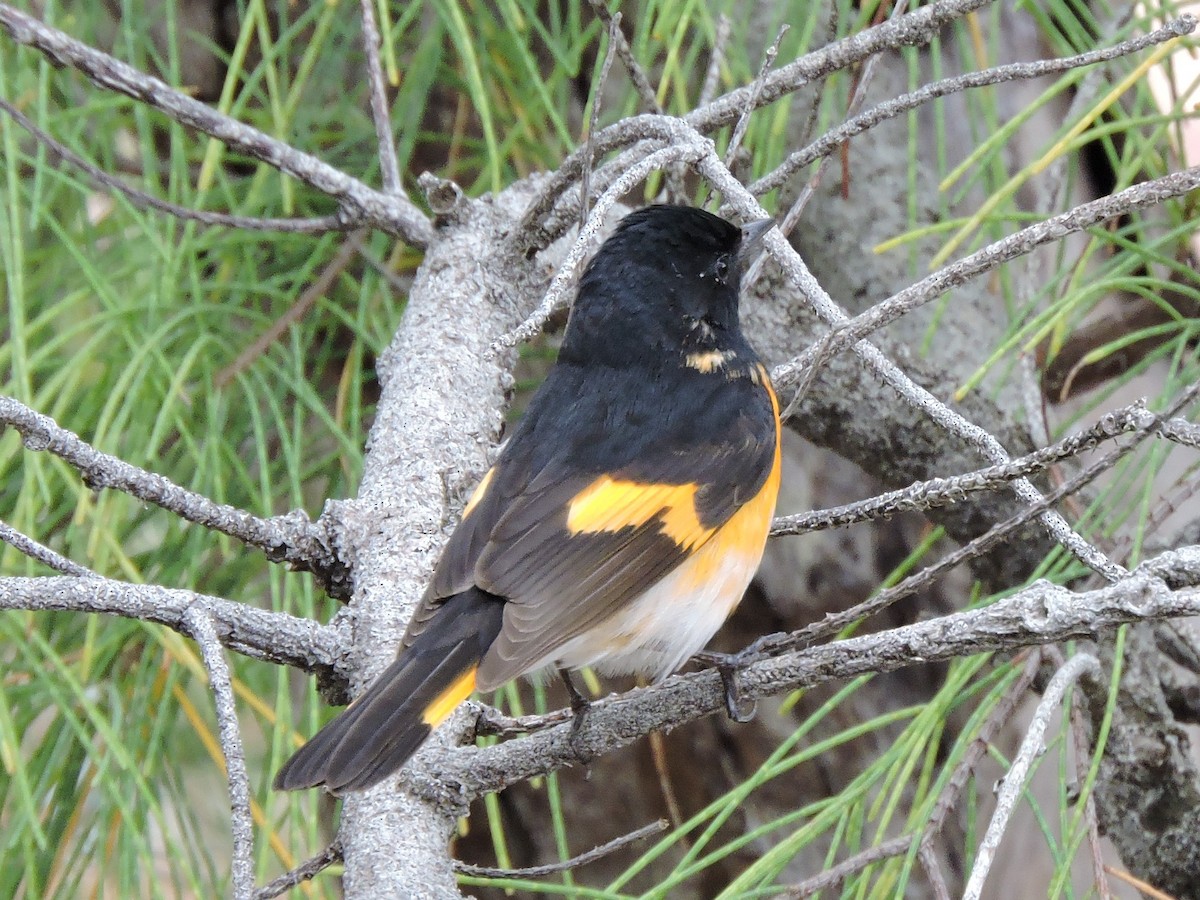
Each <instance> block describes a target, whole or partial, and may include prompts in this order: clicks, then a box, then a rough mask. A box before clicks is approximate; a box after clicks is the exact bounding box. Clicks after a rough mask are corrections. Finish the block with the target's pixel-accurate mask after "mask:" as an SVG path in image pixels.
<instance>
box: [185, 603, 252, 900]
mask: <svg viewBox="0 0 1200 900" xmlns="http://www.w3.org/2000/svg"><path fill="white" fill-rule="evenodd" d="M183 625H184V627H185V628H186V629H187V631H188V632H189V634H190V635H191V636H192V638H194V639H195V641H196V643H197V644H199V645H200V657H201V658H202V659H203V660H204V668H205V669H207V670H208V684H209V687H210V688H211V690H212V693H213V700H214V703H215V706H216V711H217V733H218V735H219V736H220V740H221V752H222V754H223V755H224V757H225V776H226V778H227V780H228V782H229V806H230V812H231V820H232V821H231V823H230V830H231V831H232V833H233V859H232V862H231V866H230V878H231V881H232V882H233V883H232V885H231V889H232V892H233V897H234V900H251V898H252V896H253V895H254V819H253V818H252V817H251V815H250V775H249V773H248V772H247V771H246V753H245V751H244V750H243V748H242V734H241V729H240V728H239V726H238V720H237V706H236V704H235V702H234V698H233V682H232V680H231V679H230V675H229V663H228V662H227V661H226V660H225V653H224V651H223V649H222V648H221V642H220V640H219V639H218V638H217V630H216V627H215V624H214V622H213V618H212V616H211V615H210V613H209V612H208V610H206V609H205V608H204V606H203V604H202V603H194V604H192V605H191V606H189V607H188V608H187V610H186V611H185V612H184V614H183Z"/></svg>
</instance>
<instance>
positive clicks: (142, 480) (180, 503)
mask: <svg viewBox="0 0 1200 900" xmlns="http://www.w3.org/2000/svg"><path fill="white" fill-rule="evenodd" d="M5 425H9V426H11V427H12V428H14V429H16V430H17V431H18V432H20V434H21V438H22V440H23V442H24V444H25V449H27V450H31V451H46V452H49V453H52V454H54V455H55V456H57V457H58V458H59V459H62V460H64V461H65V462H66V463H68V464H69V465H70V466H71V467H72V468H74V469H75V470H76V471H78V472H79V474H80V477H81V478H82V479H83V481H84V483H85V484H86V485H88V486H89V487H90V488H92V489H93V490H100V489H101V488H113V489H115V490H118V491H123V492H124V493H126V494H131V495H132V496H134V497H137V498H138V499H139V500H144V501H145V502H147V503H152V504H154V505H155V506H159V507H162V508H163V509H165V510H168V511H170V512H173V513H175V514H176V515H178V516H179V517H180V518H183V519H186V520H187V521H189V522H194V523H196V524H197V525H203V526H204V527H206V528H211V529H213V530H214V531H219V532H221V533H222V534H227V535H229V536H230V537H235V538H237V539H238V540H240V541H243V542H245V543H246V544H249V545H250V546H252V547H257V548H259V549H260V550H262V551H264V552H265V553H266V554H267V558H268V559H271V560H274V561H277V562H278V561H283V562H287V563H289V564H290V565H292V566H293V567H295V568H298V569H304V570H307V571H310V572H313V573H314V574H317V575H318V576H320V577H321V578H322V579H323V580H324V581H325V582H326V587H327V589H328V590H330V591H331V592H332V593H334V594H335V596H340V595H341V594H344V593H345V591H346V590H348V573H347V571H346V568H345V566H344V565H343V564H342V562H341V561H340V560H339V559H338V556H337V553H336V552H335V551H334V549H333V547H332V546H331V544H330V539H329V535H328V534H327V532H326V530H325V529H324V528H323V527H321V525H318V524H315V523H313V522H311V521H310V520H309V518H308V516H307V515H306V514H305V513H304V511H303V510H294V511H292V512H290V513H287V514H286V515H282V516H272V517H271V518H269V519H261V518H259V517H257V516H253V515H251V514H250V513H248V512H245V511H243V510H240V509H237V508H235V507H232V506H228V505H226V504H224V503H214V502H213V501H212V500H210V499H208V498H207V497H205V496H203V495H202V494H197V493H196V492H194V491H189V490H188V489H187V488H184V487H181V486H179V485H177V484H175V483H174V482H173V481H171V480H170V479H168V478H165V477H164V476H162V475H157V474H155V473H153V472H147V471H146V470H145V469H140V468H138V467H137V466H134V465H132V464H130V463H127V462H125V461H124V460H120V459H117V458H116V457H115V456H110V455H109V454H107V453H101V452H100V451H99V450H97V449H95V448H94V447H92V446H91V445H89V444H88V443H86V442H85V441H82V440H80V438H79V437H78V436H77V435H75V434H73V433H72V432H70V431H67V430H66V429H65V428H62V427H61V426H59V424H58V423H57V422H55V421H54V420H53V419H51V418H50V417H49V416H44V415H42V414H41V413H39V412H35V411H34V410H32V409H30V408H29V407H28V406H26V405H25V404H23V403H20V402H19V401H17V400H15V399H13V398H12V397H0V428H2V427H3V426H5Z"/></svg>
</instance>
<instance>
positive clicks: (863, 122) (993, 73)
mask: <svg viewBox="0 0 1200 900" xmlns="http://www.w3.org/2000/svg"><path fill="white" fill-rule="evenodd" d="M1195 27H1196V19H1195V17H1194V16H1192V15H1184V16H1180V17H1179V18H1178V19H1175V20H1173V21H1171V22H1169V23H1168V24H1166V25H1164V26H1163V27H1162V28H1158V29H1156V30H1154V31H1152V32H1150V33H1149V34H1145V35H1139V36H1138V37H1134V38H1130V39H1129V40H1127V41H1121V42H1120V43H1119V44H1115V45H1113V46H1111V47H1104V48H1101V49H1099V50H1091V51H1088V52H1087V53H1079V54H1077V55H1075V56H1064V57H1062V58H1059V59H1044V60H1036V61H1034V62H1019V63H1009V64H1008V65H1003V66H995V67H993V68H990V69H983V70H981V71H979V72H969V73H967V74H965V75H956V76H954V77H953V78H944V79H942V80H941V81H935V82H933V83H932V84H927V85H924V86H922V87H920V88H918V89H917V90H915V91H912V92H910V93H907V94H902V95H900V96H899V97H896V98H895V99H893V100H888V101H885V102H883V103H880V104H879V105H878V106H873V107H872V108H871V109H869V110H867V111H866V112H865V113H863V114H862V115H858V116H855V117H853V118H851V119H849V120H847V121H846V122H844V123H843V124H842V125H840V126H838V127H837V128H835V129H833V130H832V131H829V132H826V133H825V134H823V135H822V136H821V137H820V138H818V139H817V140H815V141H813V142H812V143H810V144H809V145H808V146H807V147H803V148H801V149H800V150H797V151H796V152H795V153H792V154H791V155H789V156H788V158H787V159H785V160H784V161H783V162H782V163H780V164H779V166H778V167H776V168H775V169H774V170H773V171H771V172H770V173H768V174H767V175H764V176H763V177H762V178H760V179H758V180H757V181H755V182H754V183H753V184H751V185H750V187H749V190H750V193H752V194H754V195H755V196H756V197H761V196H762V195H763V194H766V193H769V192H770V191H773V190H775V189H776V188H778V187H782V186H783V184H784V183H785V182H787V180H788V179H789V178H791V177H792V175H794V174H795V173H796V172H798V171H799V170H800V169H802V168H804V167H805V166H807V165H809V164H810V163H813V162H815V161H816V160H818V159H820V158H822V157H825V156H828V155H829V154H831V153H833V152H835V151H836V150H837V149H838V147H840V146H841V145H842V144H844V143H845V142H846V141H848V140H849V139H850V138H852V137H854V136H855V135H858V134H862V132H864V131H867V130H868V129H870V128H874V127H875V126H876V125H878V124H880V123H881V122H886V121H887V120H888V119H894V118H896V117H897V116H901V115H903V114H904V113H906V112H909V111H910V110H913V109H916V108H917V107H919V106H922V105H924V104H926V103H929V102H931V101H933V100H936V99H938V98H939V97H946V96H949V95H951V94H956V93H960V92H962V91H967V90H971V89H973V88H977V87H985V86H987V85H993V84H1003V83H1005V82H1009V81H1024V80H1028V79H1033V78H1041V77H1043V76H1045V75H1054V74H1058V73H1060V72H1066V71H1068V70H1070V69H1078V68H1080V67H1082V66H1091V65H1095V64H1097V63H1101V62H1107V61H1109V60H1113V59H1119V58H1120V57H1122V56H1128V55H1130V54H1132V53H1137V52H1139V51H1141V50H1145V49H1146V48H1148V47H1152V46H1154V45H1156V44H1161V43H1164V42H1166V41H1170V40H1174V39H1176V38H1179V37H1182V36H1184V35H1187V34H1190V33H1191V32H1192V31H1193V30H1194V29H1195Z"/></svg>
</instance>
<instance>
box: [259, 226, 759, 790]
mask: <svg viewBox="0 0 1200 900" xmlns="http://www.w3.org/2000/svg"><path fill="white" fill-rule="evenodd" d="M771 225H772V222H771V221H770V220H764V221H759V222H752V223H751V224H749V225H747V226H745V227H743V228H737V227H735V226H733V225H731V224H729V223H728V222H726V221H725V220H723V219H720V218H718V217H717V216H714V215H712V214H710V213H707V212H704V211H703V210H699V209H693V208H690V207H684V206H651V207H647V208H645V209H642V210H639V211H637V212H634V213H631V214H630V215H628V216H626V217H625V219H623V220H622V221H621V223H620V225H619V226H618V227H617V230H616V232H615V233H614V234H613V235H612V237H610V238H609V239H608V240H607V241H605V242H604V244H603V246H602V247H601V248H600V250H599V251H598V252H597V253H596V255H595V257H594V258H593V259H592V261H591V262H590V263H589V264H588V266H587V268H586V269H585V271H584V273H583V277H582V278H581V280H580V283H579V291H578V294H577V296H576V298H575V302H574V304H573V305H572V307H571V312H570V315H569V318H568V321H567V328H566V333H565V334H564V336H563V342H562V349H561V350H560V351H559V354H558V360H557V362H556V363H555V365H554V367H553V368H552V369H551V370H550V373H549V375H548V376H547V377H546V380H545V382H544V383H543V384H542V386H541V388H539V389H538V391H537V393H536V394H535V395H534V397H533V399H532V401H531V402H530V404H529V407H528V410H527V411H526V413H525V415H524V417H523V418H522V419H521V421H520V423H519V424H518V425H517V426H516V428H515V430H514V432H513V435H512V438H511V439H510V440H509V441H508V443H507V444H506V445H505V446H504V448H503V450H502V451H501V453H500V455H499V458H498V459H497V461H496V464H495V465H494V466H492V468H491V469H490V470H489V471H488V472H487V474H486V475H484V476H483V480H482V481H481V482H480V483H479V486H478V487H477V488H476V489H475V492H474V493H473V494H472V495H471V498H470V500H469V501H468V502H467V505H466V508H465V509H464V510H463V517H462V521H461V522H460V523H459V525H458V528H457V529H455V531H454V533H453V534H452V535H451V537H450V540H449V542H448V543H447V545H446V549H445V551H444V552H443V554H442V557H441V560H440V561H439V562H438V565H437V567H436V569H435V570H434V573H433V579H432V581H431V583H430V585H429V589H428V590H427V591H426V592H425V596H424V598H423V599H422V601H421V603H420V605H419V606H418V608H417V610H416V613H415V614H414V615H413V618H412V621H411V622H410V623H409V625H408V631H407V633H406V634H405V636H404V640H403V642H402V644H401V648H400V653H399V655H398V657H397V659H396V661H395V662H393V663H392V664H391V665H390V666H389V667H388V668H387V670H386V671H384V673H383V674H382V675H380V676H379V678H378V680H376V681H375V682H374V684H372V685H371V686H370V687H369V688H367V690H366V691H365V692H364V693H363V694H362V695H361V696H360V697H358V698H357V699H356V700H355V701H354V702H353V703H352V704H351V705H350V706H349V707H348V708H347V709H346V710H345V711H343V712H342V714H341V715H339V716H338V717H337V718H335V719H334V720H333V721H331V722H330V723H329V724H328V725H326V726H325V727H324V728H323V729H321V731H320V732H318V734H317V735H316V736H315V737H313V739H312V740H310V741H309V742H308V743H307V744H306V745H305V746H304V747H302V748H301V749H300V750H299V751H298V752H297V753H296V754H295V755H294V756H292V758H291V759H289V760H288V761H287V763H285V764H284V766H283V768H282V769H280V771H279V774H278V775H277V776H276V778H275V787H276V788H279V789H283V790H293V789H298V788H307V787H315V786H317V785H322V784H323V785H325V787H326V788H327V789H328V790H330V791H333V792H341V791H355V790H362V789H365V788H368V787H370V786H372V785H374V784H376V783H378V782H379V781H381V780H383V779H384V778H386V777H387V776H388V775H390V774H392V773H393V772H395V771H396V770H397V769H399V768H400V767H401V766H403V765H404V763H405V762H406V761H407V760H408V758H409V757H410V756H411V755H412V754H413V753H414V752H415V751H416V749H417V748H418V747H419V746H420V745H421V743H422V742H423V741H424V740H425V738H426V737H427V736H428V735H429V733H430V731H431V730H432V729H433V728H435V727H437V725H438V724H439V723H441V721H442V720H443V719H445V718H446V717H447V716H448V715H449V714H450V713H451V712H452V711H453V710H454V708H455V707H456V706H457V705H458V704H459V703H460V702H462V701H463V700H464V699H465V698H466V697H467V696H468V695H469V694H471V692H472V691H485V692H486V691H494V690H495V689H497V688H498V687H500V686H501V685H503V684H504V683H505V682H507V681H509V680H510V679H512V678H515V677H517V676H518V675H522V674H525V673H527V672H533V671H536V670H539V669H542V668H545V667H547V666H558V667H560V668H563V669H571V668H579V667H583V666H593V667H595V668H596V669H598V670H599V671H601V672H603V673H607V674H633V673H636V674H641V675H645V676H649V677H651V678H662V677H665V676H666V675H668V674H670V673H671V672H673V671H674V670H675V669H677V668H678V667H679V666H681V665H682V664H683V663H684V662H685V661H686V660H687V659H688V658H689V657H691V656H692V655H693V654H694V653H696V652H697V651H699V650H700V649H701V648H703V647H704V645H705V644H706V643H707V642H708V640H709V638H711V637H712V636H713V634H714V633H715V632H716V630H717V629H718V628H719V627H720V625H721V623H722V622H724V621H725V619H726V617H727V616H729V614H730V613H731V612H732V611H733V609H734V607H735V606H737V604H738V602H739V601H740V600H741V598H742V595H743V594H744V593H745V590H746V587H747V586H748V585H749V583H750V579H751V578H752V577H753V576H754V572H755V570H756V569H757V568H758V563H759V560H760V559H761V557H762V553H763V547H764V545H765V543H766V539H767V531H768V529H769V527H770V523H771V517H772V515H773V513H774V510H775V498H776V494H777V493H778V490H779V427H780V425H779V403H778V401H777V400H776V397H775V393H774V391H773V390H772V387H771V382H770V379H769V377H768V375H767V370H766V369H765V368H764V366H763V364H762V363H761V362H760V361H759V359H758V356H757V355H756V354H755V352H754V350H753V349H752V348H751V347H750V345H749V344H748V343H747V342H746V339H745V337H744V336H743V335H742V332H741V328H740V326H739V324H738V289H739V284H740V268H739V257H745V255H746V254H747V252H748V251H749V250H750V249H751V248H752V247H754V246H755V245H756V244H757V242H758V241H759V239H760V238H761V237H762V235H763V234H764V233H765V232H766V231H767V230H768V229H769V228H770V226H771Z"/></svg>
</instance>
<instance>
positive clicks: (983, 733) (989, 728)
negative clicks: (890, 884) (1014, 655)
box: [917, 647, 1045, 900]
mask: <svg viewBox="0 0 1200 900" xmlns="http://www.w3.org/2000/svg"><path fill="white" fill-rule="evenodd" d="M1044 649H1045V648H1043V647H1035V648H1034V649H1033V650H1032V652H1030V653H1029V655H1028V659H1026V661H1025V667H1024V668H1023V669H1022V670H1021V674H1020V675H1019V676H1017V680H1016V681H1014V682H1013V683H1012V685H1011V686H1010V687H1009V688H1008V690H1006V691H1005V692H1004V696H1003V697H1001V698H1000V700H999V702H998V703H997V704H996V705H995V706H994V707H993V708H992V710H991V712H989V713H988V716H987V719H986V720H985V721H984V723H983V724H982V725H981V726H980V728H979V731H978V732H977V733H976V735H975V738H974V740H972V741H971V743H970V745H969V746H968V747H967V749H966V751H965V752H964V753H963V757H962V759H961V760H959V762H958V765H957V766H955V768H954V771H953V772H952V773H951V774H950V780H949V781H947V782H946V787H945V788H944V789H943V790H942V794H941V796H940V797H938V800H937V802H936V803H935V804H934V807H933V812H932V814H931V815H930V817H929V821H928V822H926V824H925V828H924V830H923V831H922V833H921V843H920V847H919V849H918V851H917V856H918V857H919V858H920V860H921V866H922V867H923V868H924V869H925V874H926V876H927V877H928V878H929V885H930V887H931V888H932V889H933V894H934V897H935V898H936V900H950V891H949V889H948V888H947V887H946V879H945V877H944V876H943V875H942V867H941V863H940V862H939V861H938V857H937V849H936V848H935V846H934V841H935V840H937V838H938V836H939V835H940V834H941V833H942V829H943V828H944V827H945V825H946V820H947V818H948V817H949V815H950V812H951V810H953V809H954V807H955V806H956V805H957V804H958V800H959V797H961V796H962V792H963V791H964V790H965V789H966V787H967V785H968V784H969V783H970V781H971V776H972V775H973V774H974V772H975V767H976V766H977V765H979V762H980V760H982V759H983V757H984V755H985V754H986V753H987V751H988V747H989V746H990V745H991V743H992V741H994V740H995V738H996V735H997V734H998V733H999V731H1000V729H1001V728H1003V727H1004V726H1005V725H1007V724H1008V722H1009V720H1010V719H1011V718H1012V714H1013V712H1014V711H1015V710H1016V708H1017V705H1018V704H1019V703H1020V702H1021V701H1022V700H1023V699H1024V698H1025V695H1026V693H1027V692H1028V691H1029V688H1030V687H1031V686H1032V685H1033V681H1034V679H1035V678H1037V674H1038V669H1039V668H1040V667H1041V663H1042V653H1043V650H1044Z"/></svg>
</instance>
